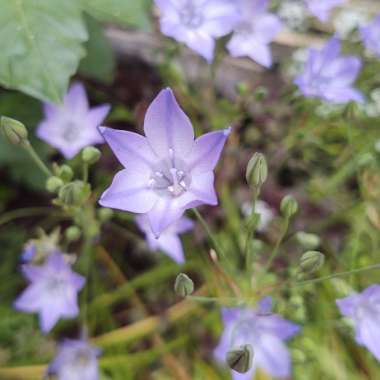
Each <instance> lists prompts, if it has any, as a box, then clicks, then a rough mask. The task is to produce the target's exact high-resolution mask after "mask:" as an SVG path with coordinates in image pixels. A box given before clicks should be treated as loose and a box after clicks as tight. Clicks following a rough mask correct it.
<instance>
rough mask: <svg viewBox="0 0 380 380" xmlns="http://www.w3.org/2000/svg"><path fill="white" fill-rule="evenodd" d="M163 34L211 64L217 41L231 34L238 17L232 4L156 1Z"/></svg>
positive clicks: (222, 0) (207, 0) (213, 0)
mask: <svg viewBox="0 0 380 380" xmlns="http://www.w3.org/2000/svg"><path fill="white" fill-rule="evenodd" d="M155 3H156V5H157V7H158V8H159V10H160V25H161V31H162V33H163V34H165V35H166V36H168V37H172V38H174V39H175V40H177V41H179V42H182V43H184V44H186V45H187V46H188V47H189V48H190V49H192V50H194V51H196V52H197V53H198V54H200V55H201V56H202V57H204V58H205V59H206V60H207V61H208V62H211V61H212V59H213V55H214V47H215V39H216V38H219V37H222V36H224V35H226V34H228V33H230V32H231V31H232V28H233V27H234V26H235V24H236V22H237V20H238V18H239V13H238V11H237V8H236V6H235V4H234V1H233V0H155Z"/></svg>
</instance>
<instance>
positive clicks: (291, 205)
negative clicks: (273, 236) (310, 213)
mask: <svg viewBox="0 0 380 380" xmlns="http://www.w3.org/2000/svg"><path fill="white" fill-rule="evenodd" d="M280 209H281V213H282V214H283V215H284V216H285V217H286V218H288V219H290V218H291V217H292V216H293V215H294V214H296V212H297V211H298V203H297V201H296V200H295V198H294V197H293V196H292V195H286V196H285V197H284V198H283V199H282V201H281V205H280Z"/></svg>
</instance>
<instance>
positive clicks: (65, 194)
mask: <svg viewBox="0 0 380 380" xmlns="http://www.w3.org/2000/svg"><path fill="white" fill-rule="evenodd" d="M89 194H90V188H89V186H88V184H86V183H84V182H83V181H78V180H77V181H74V182H70V183H68V184H67V185H64V186H63V187H61V189H60V190H59V193H58V197H59V199H60V201H61V202H62V203H63V204H65V205H66V206H79V205H80V204H82V203H83V202H84V201H85V200H86V199H87V197H88V196H89Z"/></svg>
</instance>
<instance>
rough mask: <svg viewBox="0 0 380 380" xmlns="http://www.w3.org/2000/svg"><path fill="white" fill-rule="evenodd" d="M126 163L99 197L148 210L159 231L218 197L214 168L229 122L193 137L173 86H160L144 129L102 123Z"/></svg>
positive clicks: (113, 205) (123, 207)
mask: <svg viewBox="0 0 380 380" xmlns="http://www.w3.org/2000/svg"><path fill="white" fill-rule="evenodd" d="M100 130H101V132H102V134H103V137H104V138H105V140H106V141H107V143H108V144H109V146H110V147H111V149H112V150H113V152H114V153H115V155H116V157H117V158H118V159H119V161H120V162H121V164H122V165H123V166H124V167H125V168H124V170H121V171H120V172H119V173H117V174H116V176H115V178H114V180H113V182H112V184H111V186H110V187H109V188H108V189H107V190H106V191H105V192H104V193H103V194H102V196H101V198H100V201H99V203H100V204H101V205H102V206H104V207H109V208H114V209H119V210H124V211H130V212H134V213H137V214H146V215H147V217H148V220H149V224H150V227H151V229H152V232H153V234H154V235H155V236H156V237H159V236H160V234H161V233H162V232H163V231H164V230H165V229H166V228H167V227H169V225H170V224H172V223H174V222H175V221H176V220H178V219H179V218H180V217H181V216H182V215H183V213H184V212H185V210H186V209H189V208H193V207H196V206H199V205H201V204H209V205H216V204H217V203H218V200H217V196H216V193H215V189H214V173H213V170H214V168H215V166H216V164H217V162H218V160H219V156H220V154H221V151H222V149H223V147H224V144H225V142H226V139H227V137H228V135H229V134H230V128H228V129H225V130H219V131H214V132H210V133H207V134H205V135H203V136H201V137H198V138H197V139H196V140H195V141H194V130H193V127H192V125H191V122H190V120H189V119H188V117H187V116H186V115H185V113H184V112H183V111H182V110H181V108H180V107H179V105H178V104H177V101H176V99H175V97H174V95H173V92H172V90H170V89H165V90H162V91H161V92H160V93H159V94H158V96H157V97H156V99H154V100H153V102H152V104H151V105H150V106H149V108H148V110H147V113H146V115H145V121H144V131H145V135H146V137H144V136H141V135H138V134H137V133H133V132H127V131H118V130H114V129H110V128H104V127H102V128H100Z"/></svg>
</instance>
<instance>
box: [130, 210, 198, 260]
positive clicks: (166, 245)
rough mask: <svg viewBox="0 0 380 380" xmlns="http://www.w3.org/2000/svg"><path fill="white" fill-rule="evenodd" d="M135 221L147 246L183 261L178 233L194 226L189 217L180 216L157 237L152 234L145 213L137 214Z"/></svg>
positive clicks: (183, 256)
mask: <svg viewBox="0 0 380 380" xmlns="http://www.w3.org/2000/svg"><path fill="white" fill-rule="evenodd" d="M136 223H137V225H138V226H139V228H140V230H141V231H142V232H144V234H145V238H146V241H147V243H148V246H149V248H150V249H151V250H152V251H158V250H161V251H162V252H164V253H165V254H167V255H168V256H169V257H171V258H172V259H173V260H174V261H175V262H177V263H179V264H182V263H184V262H185V255H184V253H183V248H182V243H181V239H180V238H179V236H178V235H179V234H183V233H184V232H187V231H190V230H191V229H192V228H193V227H194V223H193V221H192V220H191V219H189V218H186V217H182V218H181V219H178V220H176V221H175V222H174V223H173V224H171V225H170V226H169V227H168V228H166V229H165V230H164V231H163V232H162V233H161V235H160V237H159V238H156V237H155V236H154V235H153V233H152V229H151V228H150V225H149V220H148V218H147V217H146V215H138V216H137V217H136Z"/></svg>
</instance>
